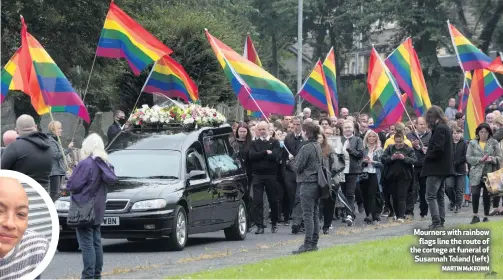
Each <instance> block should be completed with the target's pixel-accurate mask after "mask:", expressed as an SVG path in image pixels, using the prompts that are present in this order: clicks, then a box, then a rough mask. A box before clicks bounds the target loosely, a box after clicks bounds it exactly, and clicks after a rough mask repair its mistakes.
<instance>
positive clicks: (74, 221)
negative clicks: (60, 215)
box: [66, 195, 96, 228]
mask: <svg viewBox="0 0 503 280" xmlns="http://www.w3.org/2000/svg"><path fill="white" fill-rule="evenodd" d="M95 200H96V195H94V196H93V197H92V198H91V199H89V200H88V201H87V202H85V203H82V204H79V203H78V202H77V201H75V200H74V199H73V198H72V197H71V198H70V209H69V210H68V217H67V218H66V224H67V225H68V226H69V227H71V228H84V227H91V226H93V225H94V201H95Z"/></svg>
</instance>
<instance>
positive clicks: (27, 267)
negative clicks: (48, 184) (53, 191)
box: [0, 170, 59, 280]
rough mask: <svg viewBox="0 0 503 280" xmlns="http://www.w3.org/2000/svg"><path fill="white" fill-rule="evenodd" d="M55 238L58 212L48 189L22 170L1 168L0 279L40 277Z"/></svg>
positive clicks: (53, 252) (55, 244)
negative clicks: (20, 171) (21, 171)
mask: <svg viewBox="0 0 503 280" xmlns="http://www.w3.org/2000/svg"><path fill="white" fill-rule="evenodd" d="M58 240H59V221H58V214H57V212H56V207H55V206H54V203H53V202H52V199H51V197H50V196H49V194H48V193H47V191H46V190H45V189H44V188H43V187H42V186H41V185H40V184H39V183H37V182H36V181H35V180H33V179H32V178H30V177H28V176H26V175H24V174H22V173H19V172H16V171H10V170H0V280H9V279H30V280H31V279H35V278H38V277H40V276H41V275H42V273H43V271H44V270H45V269H46V267H47V266H48V265H49V263H50V262H51V260H52V258H53V257H54V254H55V253H56V247H57V244H58Z"/></svg>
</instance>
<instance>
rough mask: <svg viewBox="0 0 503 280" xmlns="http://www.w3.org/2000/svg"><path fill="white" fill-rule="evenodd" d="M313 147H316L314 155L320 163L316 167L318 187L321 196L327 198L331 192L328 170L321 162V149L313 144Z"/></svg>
mask: <svg viewBox="0 0 503 280" xmlns="http://www.w3.org/2000/svg"><path fill="white" fill-rule="evenodd" d="M313 145H314V148H315V149H316V156H317V157H318V159H319V162H320V165H319V167H318V188H319V190H320V197H321V198H323V199H324V198H328V197H330V194H331V191H332V190H331V188H332V184H330V176H328V174H330V171H329V170H328V169H327V168H326V167H325V165H324V164H323V155H322V154H321V149H320V148H319V147H318V146H317V145H316V144H314V143H313Z"/></svg>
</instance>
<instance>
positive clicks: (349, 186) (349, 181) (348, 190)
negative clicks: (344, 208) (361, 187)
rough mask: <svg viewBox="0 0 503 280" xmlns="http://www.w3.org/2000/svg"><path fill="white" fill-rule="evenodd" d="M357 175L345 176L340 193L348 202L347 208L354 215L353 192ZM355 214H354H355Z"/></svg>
mask: <svg viewBox="0 0 503 280" xmlns="http://www.w3.org/2000/svg"><path fill="white" fill-rule="evenodd" d="M357 179H358V174H346V182H345V183H344V184H342V191H343V193H344V195H345V196H346V199H347V200H348V203H349V207H351V209H352V210H353V213H355V209H354V208H355V191H356V181H357ZM355 214H356V213H355Z"/></svg>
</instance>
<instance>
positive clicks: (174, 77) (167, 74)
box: [143, 55, 199, 103]
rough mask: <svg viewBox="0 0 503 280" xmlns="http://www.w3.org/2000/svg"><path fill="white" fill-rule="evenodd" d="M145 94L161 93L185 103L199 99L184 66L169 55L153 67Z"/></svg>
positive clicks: (145, 87)
mask: <svg viewBox="0 0 503 280" xmlns="http://www.w3.org/2000/svg"><path fill="white" fill-rule="evenodd" d="M143 92H147V93H152V94H153V93H160V94H162V95H165V96H167V97H170V98H181V99H183V100H184V101H185V102H187V103H189V102H195V101H197V100H198V99H199V95H198V90H197V86H196V84H195V83H194V81H192V79H191V78H190V76H189V74H187V72H185V70H184V69H183V67H182V65H180V64H179V63H178V62H176V60H174V59H173V58H171V57H169V56H168V55H165V56H163V57H162V58H161V59H160V60H159V61H157V62H156V63H155V64H154V66H153V67H152V71H151V72H150V75H149V77H148V78H147V81H145V85H144V89H143Z"/></svg>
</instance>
